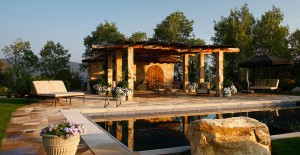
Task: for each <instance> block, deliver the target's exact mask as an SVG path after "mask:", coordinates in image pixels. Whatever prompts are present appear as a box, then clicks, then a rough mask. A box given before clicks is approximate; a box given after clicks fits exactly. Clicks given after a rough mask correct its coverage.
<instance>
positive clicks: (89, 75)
mask: <svg viewBox="0 0 300 155" xmlns="http://www.w3.org/2000/svg"><path fill="white" fill-rule="evenodd" d="M87 70H88V75H87V80H86V90H87V91H91V87H90V81H91V77H92V72H91V70H92V69H91V63H88V68H87Z"/></svg>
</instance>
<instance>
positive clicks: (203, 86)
mask: <svg viewBox="0 0 300 155" xmlns="http://www.w3.org/2000/svg"><path fill="white" fill-rule="evenodd" d="M196 94H197V95H200V94H207V95H208V96H209V94H210V83H209V82H201V83H200V84H198V89H196Z"/></svg>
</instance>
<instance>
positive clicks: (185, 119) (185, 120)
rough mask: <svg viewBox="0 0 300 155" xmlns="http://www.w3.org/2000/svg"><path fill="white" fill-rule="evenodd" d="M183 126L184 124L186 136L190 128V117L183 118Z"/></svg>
mask: <svg viewBox="0 0 300 155" xmlns="http://www.w3.org/2000/svg"><path fill="white" fill-rule="evenodd" d="M182 124H183V132H184V134H186V133H187V131H188V126H189V116H183V121H182Z"/></svg>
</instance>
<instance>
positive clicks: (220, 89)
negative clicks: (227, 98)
mask: <svg viewBox="0 0 300 155" xmlns="http://www.w3.org/2000/svg"><path fill="white" fill-rule="evenodd" d="M216 56H217V59H216V61H217V64H216V65H217V66H216V67H217V88H216V96H218V97H223V81H224V75H223V67H224V66H223V63H224V62H223V60H224V53H223V52H221V51H219V52H217V54H216Z"/></svg>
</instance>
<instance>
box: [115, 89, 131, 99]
mask: <svg viewBox="0 0 300 155" xmlns="http://www.w3.org/2000/svg"><path fill="white" fill-rule="evenodd" d="M131 93H132V90H131V89H128V88H122V87H114V88H113V89H112V94H113V96H114V97H120V96H128V95H130V94H131Z"/></svg>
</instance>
